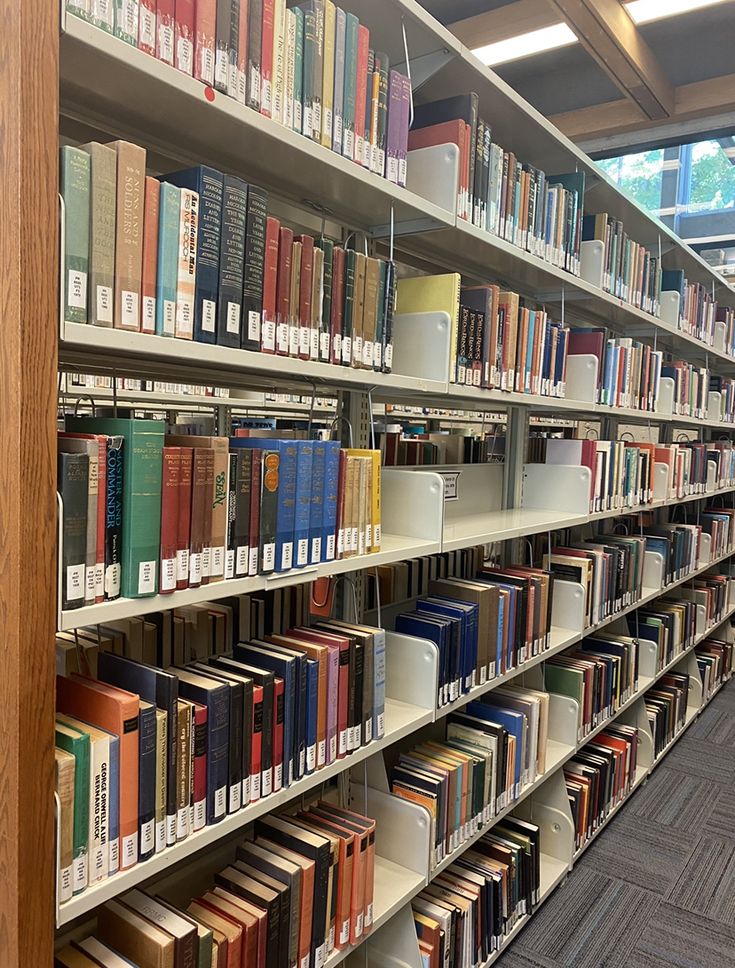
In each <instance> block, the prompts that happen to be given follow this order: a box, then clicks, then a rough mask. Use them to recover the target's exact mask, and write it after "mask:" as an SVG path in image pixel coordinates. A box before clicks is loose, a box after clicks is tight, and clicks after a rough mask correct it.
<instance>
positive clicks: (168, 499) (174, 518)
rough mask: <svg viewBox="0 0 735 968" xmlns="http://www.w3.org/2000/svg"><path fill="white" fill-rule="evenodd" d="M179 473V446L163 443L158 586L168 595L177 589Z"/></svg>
mask: <svg viewBox="0 0 735 968" xmlns="http://www.w3.org/2000/svg"><path fill="white" fill-rule="evenodd" d="M180 477H181V454H180V452H179V448H178V447H164V448H163V482H162V488H161V578H160V582H159V588H158V590H159V592H160V593H161V595H170V594H171V592H173V591H175V590H176V584H177V565H178V554H177V551H178V538H179V501H180V496H181V488H180V486H179V479H180Z"/></svg>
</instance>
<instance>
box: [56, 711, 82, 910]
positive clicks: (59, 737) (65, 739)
mask: <svg viewBox="0 0 735 968" xmlns="http://www.w3.org/2000/svg"><path fill="white" fill-rule="evenodd" d="M56 745H57V746H58V747H59V749H61V750H65V751H66V752H67V753H71V755H72V756H73V757H74V861H73V865H72V892H73V893H74V894H80V893H81V892H82V891H83V890H84V889H85V888H86V886H87V855H88V850H89V735H88V734H87V733H79V732H77V730H75V729H72V728H71V726H67V725H65V724H64V723H56Z"/></svg>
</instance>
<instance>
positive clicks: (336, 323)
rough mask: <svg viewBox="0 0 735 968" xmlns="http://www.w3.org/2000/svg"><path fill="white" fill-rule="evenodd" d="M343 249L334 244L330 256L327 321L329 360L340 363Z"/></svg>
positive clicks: (343, 288) (343, 272) (343, 278)
mask: <svg viewBox="0 0 735 968" xmlns="http://www.w3.org/2000/svg"><path fill="white" fill-rule="evenodd" d="M345 260H346V256H345V250H344V249H343V248H341V247H340V246H335V249H334V256H333V258H332V318H331V320H330V323H329V328H330V338H331V343H332V360H331V362H332V363H334V364H336V365H337V366H340V365H341V363H342V319H343V317H344V311H345Z"/></svg>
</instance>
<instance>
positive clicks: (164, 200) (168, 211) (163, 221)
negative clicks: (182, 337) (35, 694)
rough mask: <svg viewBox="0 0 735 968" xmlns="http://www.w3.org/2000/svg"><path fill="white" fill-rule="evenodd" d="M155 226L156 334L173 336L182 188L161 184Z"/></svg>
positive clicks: (174, 332) (174, 331) (166, 183)
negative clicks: (156, 254)
mask: <svg viewBox="0 0 735 968" xmlns="http://www.w3.org/2000/svg"><path fill="white" fill-rule="evenodd" d="M159 209H160V214H159V225H158V260H157V262H158V267H157V268H158V277H157V281H156V334H157V335H158V336H174V335H175V334H176V285H177V280H178V272H179V223H180V221H181V189H180V188H178V187H177V186H176V185H170V184H169V183H168V182H163V183H162V184H161V191H160V200H159Z"/></svg>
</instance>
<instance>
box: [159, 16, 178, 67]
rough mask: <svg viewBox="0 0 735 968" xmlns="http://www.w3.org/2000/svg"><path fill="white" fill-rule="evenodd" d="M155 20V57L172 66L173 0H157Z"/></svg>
mask: <svg viewBox="0 0 735 968" xmlns="http://www.w3.org/2000/svg"><path fill="white" fill-rule="evenodd" d="M156 22H157V23H156V26H157V29H156V57H157V58H158V59H159V60H160V61H163V62H164V64H170V65H172V66H173V63H174V35H175V28H174V23H175V0H157V9H156Z"/></svg>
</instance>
